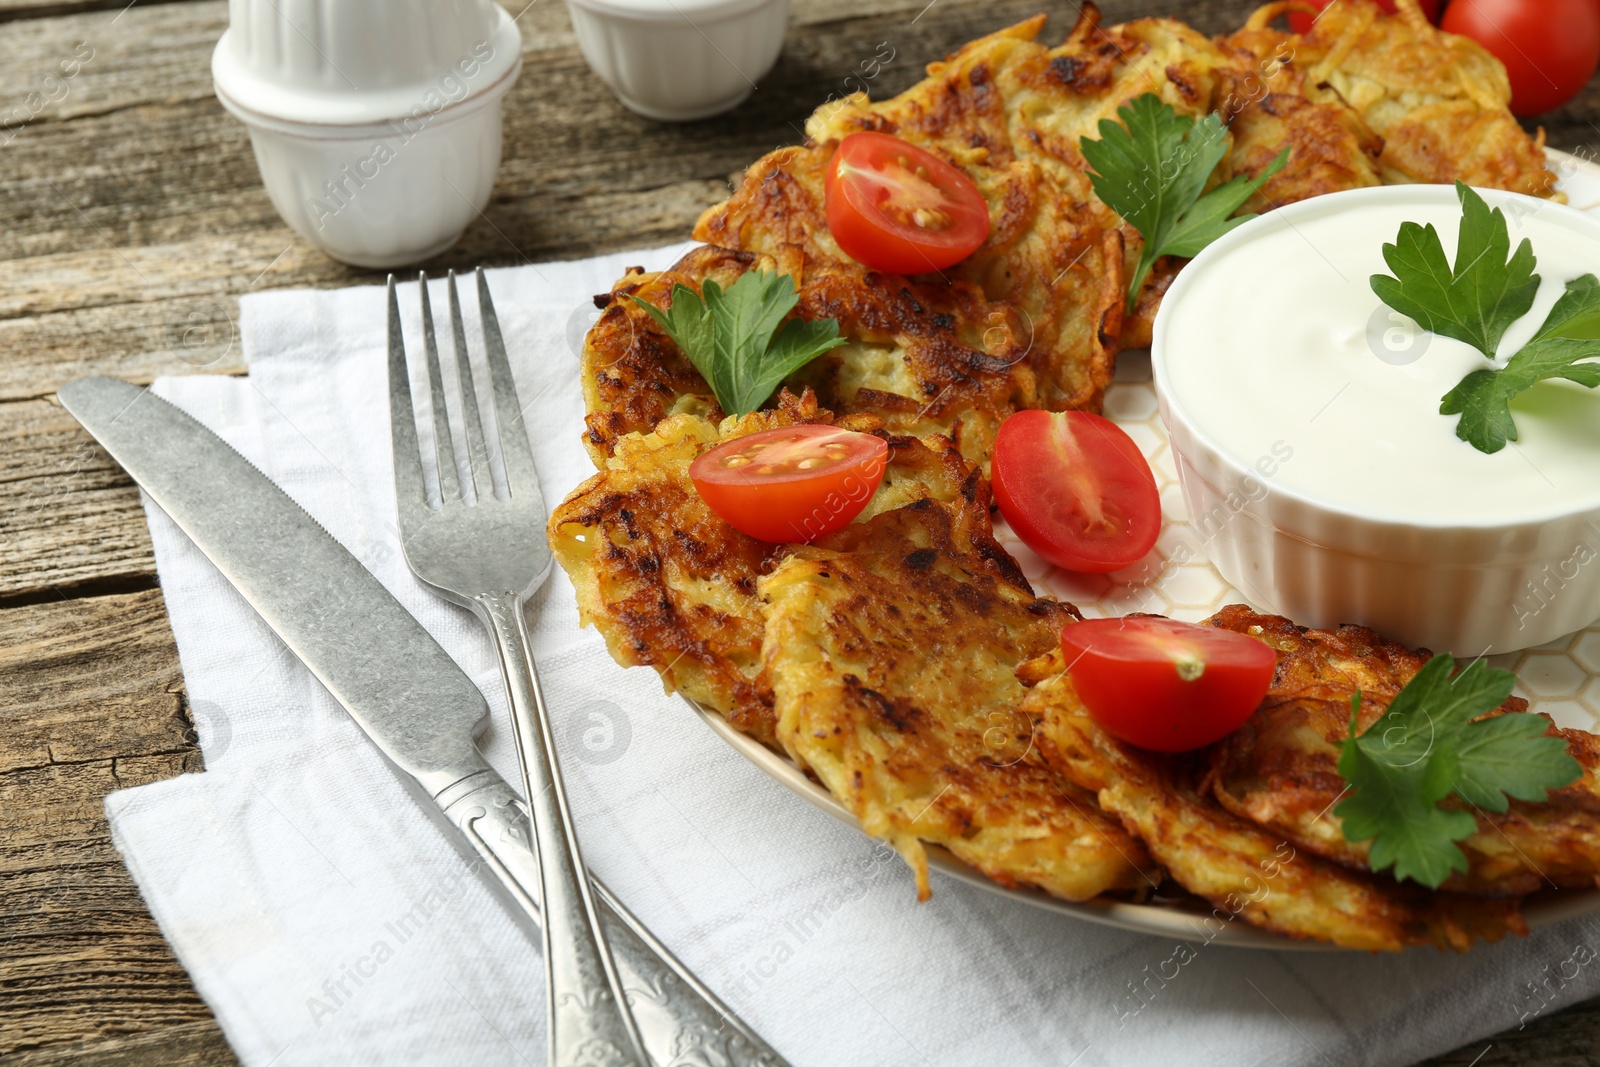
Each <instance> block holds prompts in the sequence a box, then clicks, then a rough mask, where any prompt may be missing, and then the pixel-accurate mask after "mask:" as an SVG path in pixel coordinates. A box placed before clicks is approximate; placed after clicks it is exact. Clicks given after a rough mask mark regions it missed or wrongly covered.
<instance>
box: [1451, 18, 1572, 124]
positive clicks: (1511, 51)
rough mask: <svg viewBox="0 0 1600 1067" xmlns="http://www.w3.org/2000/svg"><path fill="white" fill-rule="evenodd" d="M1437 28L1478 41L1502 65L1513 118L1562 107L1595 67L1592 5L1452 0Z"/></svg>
mask: <svg viewBox="0 0 1600 1067" xmlns="http://www.w3.org/2000/svg"><path fill="white" fill-rule="evenodd" d="M1441 25H1442V27H1443V29H1444V30H1445V31H1446V32H1448V33H1459V34H1461V35H1462V36H1463V37H1470V38H1472V39H1473V40H1474V41H1477V42H1478V43H1479V44H1481V45H1483V47H1485V48H1487V49H1488V50H1489V51H1490V52H1491V53H1493V54H1494V57H1495V58H1496V59H1498V60H1499V61H1500V62H1502V63H1504V64H1505V65H1506V74H1508V75H1509V76H1510V78H1511V110H1512V111H1514V112H1516V113H1517V114H1518V115H1538V114H1541V113H1543V112H1546V111H1550V110H1552V109H1554V108H1558V107H1560V106H1561V105H1562V104H1565V103H1566V102H1567V101H1568V100H1571V99H1572V98H1573V97H1574V96H1577V95H1578V92H1579V91H1580V90H1581V89H1582V88H1583V87H1584V86H1585V85H1587V84H1588V82H1589V78H1590V77H1591V76H1592V75H1593V74H1594V71H1595V67H1596V66H1597V65H1600V3H1596V2H1595V0H1455V2H1454V3H1452V4H1451V5H1450V6H1449V7H1447V8H1446V9H1445V13H1444V21H1443V23H1442V24H1441Z"/></svg>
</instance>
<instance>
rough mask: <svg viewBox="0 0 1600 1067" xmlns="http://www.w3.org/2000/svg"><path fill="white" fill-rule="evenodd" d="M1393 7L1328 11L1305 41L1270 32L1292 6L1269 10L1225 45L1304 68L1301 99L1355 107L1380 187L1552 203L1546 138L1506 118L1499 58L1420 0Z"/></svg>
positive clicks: (1506, 86)
mask: <svg viewBox="0 0 1600 1067" xmlns="http://www.w3.org/2000/svg"><path fill="white" fill-rule="evenodd" d="M1396 4H1397V9H1398V11H1399V14H1398V15H1396V16H1393V17H1386V16H1383V15H1382V14H1380V13H1379V11H1378V8H1377V7H1376V6H1375V5H1373V4H1331V5H1329V6H1328V7H1327V8H1326V9H1324V11H1323V12H1322V14H1321V15H1320V16H1319V17H1318V18H1317V20H1316V22H1315V23H1313V24H1312V29H1311V32H1310V33H1308V34H1305V35H1303V36H1301V35H1295V34H1289V33H1283V32H1280V31H1277V30H1273V29H1272V28H1271V27H1270V26H1269V25H1268V23H1270V22H1271V21H1272V20H1273V19H1275V18H1277V17H1278V16H1279V15H1281V14H1282V13H1283V12H1284V11H1286V10H1288V9H1289V7H1290V6H1291V4H1289V3H1286V2H1284V3H1272V4H1267V5H1266V6H1264V7H1262V8H1260V9H1259V10H1257V11H1256V12H1255V14H1253V15H1251V16H1250V19H1249V21H1248V22H1246V23H1245V26H1244V29H1243V30H1242V31H1241V32H1239V33H1237V34H1235V35H1233V36H1232V37H1228V38H1224V39H1223V41H1222V43H1223V45H1224V47H1229V48H1237V49H1241V50H1243V51H1246V52H1249V53H1250V54H1252V55H1254V56H1255V57H1256V59H1257V60H1258V61H1265V60H1267V59H1268V58H1269V57H1270V56H1272V55H1275V54H1279V53H1281V52H1283V51H1285V50H1287V51H1289V52H1291V53H1292V54H1293V56H1294V65H1295V66H1296V67H1299V68H1303V70H1304V71H1305V74H1304V78H1303V83H1302V88H1301V91H1302V92H1303V93H1304V95H1305V97H1306V98H1307V99H1309V100H1312V101H1314V102H1317V103H1322V104H1339V105H1341V106H1348V107H1350V108H1353V109H1354V110H1355V112H1356V113H1358V114H1359V115H1360V117H1361V120H1362V121H1363V122H1364V123H1365V125H1366V127H1367V128H1368V129H1369V130H1371V131H1372V132H1373V133H1374V134H1376V135H1377V136H1379V137H1381V138H1382V145H1383V148H1382V151H1381V153H1380V154H1379V156H1378V159H1377V163H1378V171H1379V175H1380V177H1381V178H1382V179H1383V182H1384V184H1386V185H1403V184H1407V183H1411V182H1444V183H1449V182H1454V181H1456V180H1458V179H1459V180H1460V181H1464V182H1466V183H1467V184H1468V185H1475V186H1479V187H1483V188H1490V189H1506V190H1509V191H1511V192H1515V193H1527V194H1529V195H1531V196H1542V197H1558V196H1559V194H1558V193H1557V192H1556V188H1555V175H1554V174H1552V173H1551V172H1550V170H1549V168H1548V167H1547V166H1546V165H1545V155H1544V133H1543V131H1540V133H1539V134H1538V135H1537V136H1533V137H1530V136H1529V135H1528V133H1527V132H1526V131H1525V130H1523V128H1522V126H1521V124H1520V123H1518V122H1517V120H1516V117H1515V116H1513V115H1512V114H1511V82H1510V81H1509V80H1508V79H1507V77H1506V71H1505V67H1503V66H1502V65H1501V64H1500V61H1499V60H1497V59H1495V58H1494V56H1492V55H1490V54H1489V52H1488V51H1487V50H1486V49H1485V48H1484V47H1483V46H1482V45H1480V44H1478V43H1477V42H1476V41H1474V40H1471V39H1470V38H1467V37H1458V36H1456V35H1454V34H1450V33H1445V32H1444V31H1443V30H1441V29H1438V28H1437V27H1435V26H1434V25H1433V24H1432V23H1430V22H1429V21H1428V19H1427V16H1425V15H1424V14H1423V13H1422V10H1421V8H1419V7H1418V6H1417V4H1416V0H1396Z"/></svg>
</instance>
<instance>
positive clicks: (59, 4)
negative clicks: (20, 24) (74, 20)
mask: <svg viewBox="0 0 1600 1067" xmlns="http://www.w3.org/2000/svg"><path fill="white" fill-rule="evenodd" d="M176 2H180V0H0V22H15V21H20V20H22V19H46V18H58V17H63V16H68V15H78V14H82V13H83V12H86V11H109V12H111V13H112V14H113V15H114V14H116V13H117V12H119V11H121V10H122V9H123V8H127V7H132V6H134V4H138V5H139V6H140V7H152V6H155V5H156V4H169V3H176Z"/></svg>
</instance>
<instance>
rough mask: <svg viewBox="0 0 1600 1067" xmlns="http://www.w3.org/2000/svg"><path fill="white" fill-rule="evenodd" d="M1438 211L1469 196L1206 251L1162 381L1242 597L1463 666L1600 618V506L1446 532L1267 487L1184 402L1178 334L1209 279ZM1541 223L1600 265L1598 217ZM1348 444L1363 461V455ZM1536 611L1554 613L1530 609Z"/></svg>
mask: <svg viewBox="0 0 1600 1067" xmlns="http://www.w3.org/2000/svg"><path fill="white" fill-rule="evenodd" d="M1488 195H1490V196H1491V197H1493V196H1494V194H1488ZM1435 201H1437V202H1438V203H1441V204H1443V203H1449V204H1451V205H1454V204H1455V203H1456V194H1455V192H1454V190H1453V189H1452V188H1451V187H1449V186H1442V185H1441V186H1420V185H1411V186H1395V187H1387V188H1372V189H1357V190H1352V191H1350V192H1343V193H1335V194H1331V195H1328V196H1321V197H1316V198H1314V199H1312V200H1307V201H1303V202H1301V203H1298V204H1291V205H1289V206H1287V207H1283V208H1279V209H1277V210H1275V211H1272V212H1270V213H1268V214H1265V215H1262V216H1260V217H1259V218H1256V219H1253V220H1251V221H1250V222H1247V223H1245V224H1244V225H1243V226H1240V227H1239V228H1238V229H1236V230H1234V231H1233V232H1232V233H1230V234H1228V235H1227V236H1226V237H1224V238H1222V239H1221V240H1219V241H1217V242H1215V243H1214V244H1212V245H1211V246H1210V247H1208V248H1207V249H1205V251H1203V252H1202V253H1201V254H1200V255H1199V256H1198V257H1196V258H1195V260H1194V261H1193V262H1192V263H1190V264H1189V265H1188V266H1187V267H1185V268H1184V270H1183V272H1182V273H1181V274H1179V275H1178V278H1177V280H1176V281H1175V282H1174V283H1173V285H1172V288H1171V289H1169V290H1168V292H1167V294H1166V296H1165V298H1164V299H1163V302H1162V306H1161V311H1160V312H1159V314H1158V315H1157V318H1156V324H1155V332H1154V339H1153V341H1152V343H1151V369H1152V371H1153V374H1154V378H1155V385H1156V393H1157V396H1158V399H1159V402H1160V411H1161V419H1162V422H1164V423H1165V424H1166V427H1167V431H1168V433H1169V434H1170V436H1171V440H1172V449H1173V456H1174V458H1175V460H1176V463H1177V470H1178V479H1179V482H1180V483H1181V484H1182V487H1183V495H1184V500H1185V502H1186V504H1187V506H1188V509H1189V513H1190V515H1191V517H1202V518H1203V517H1204V516H1207V515H1218V516H1223V521H1219V522H1217V523H1215V524H1214V526H1215V529H1214V530H1213V531H1210V539H1209V541H1208V542H1207V546H1206V554H1207V556H1208V557H1209V558H1210V560H1211V562H1212V563H1214V564H1215V565H1216V567H1217V570H1218V571H1219V572H1221V574H1222V576H1223V577H1224V578H1226V579H1227V580H1228V581H1229V582H1230V583H1231V584H1233V585H1234V586H1235V587H1237V588H1239V589H1241V590H1243V591H1245V592H1246V593H1247V594H1249V595H1250V596H1251V597H1252V599H1254V600H1257V601H1258V602H1259V604H1260V606H1262V607H1266V608H1270V609H1271V610H1273V611H1276V612H1278V613H1280V614H1283V615H1287V616H1288V617H1290V618H1292V619H1294V620H1295V621H1297V622H1300V623H1302V624H1305V625H1310V626H1316V627H1330V626H1337V625H1339V624H1341V623H1359V624H1361V625H1364V626H1370V627H1372V628H1373V629H1375V630H1377V631H1379V632H1380V633H1383V634H1384V635H1386V636H1388V637H1390V638H1393V639H1395V640H1398V641H1402V642H1405V643H1406V644H1409V645H1414V646H1423V647H1426V648H1431V649H1434V650H1435V651H1441V652H1443V651H1449V652H1454V653H1455V654H1457V655H1461V656H1474V655H1479V654H1482V653H1485V652H1488V653H1500V652H1512V651H1516V650H1519V649H1524V648H1530V647H1533V646H1535V645H1541V644H1544V643H1545V642H1547V641H1551V640H1553V639H1554V638H1557V637H1560V636H1562V635H1565V634H1569V633H1572V632H1573V631H1575V630H1579V629H1582V628H1583V627H1585V626H1587V625H1589V624H1590V623H1591V622H1594V621H1595V619H1596V618H1597V617H1600V567H1596V566H1585V565H1582V562H1585V561H1586V560H1587V559H1593V558H1594V555H1595V553H1594V549H1593V547H1591V546H1594V545H1595V544H1596V543H1597V537H1600V507H1595V506H1593V502H1592V501H1591V502H1587V503H1583V504H1577V505H1575V506H1573V507H1571V508H1569V509H1566V510H1557V511H1555V512H1553V513H1544V514H1506V515H1503V516H1501V517H1498V518H1496V519H1494V520H1489V521H1484V522H1481V523H1477V524H1466V523H1451V522H1439V523H1434V522H1430V521H1427V520H1425V519H1415V520H1409V521H1397V520H1395V519H1393V518H1387V517H1383V516H1379V515H1376V514H1373V513H1369V512H1364V511H1362V510H1359V509H1356V508H1351V507H1348V506H1341V505H1338V504H1335V503H1332V502H1330V501H1329V500H1322V499H1317V498H1316V497H1315V496H1313V495H1307V494H1305V493H1303V492H1295V491H1292V490H1289V489H1286V488H1285V487H1283V486H1282V485H1279V484H1275V482H1274V480H1273V479H1272V478H1271V477H1270V476H1263V475H1264V474H1267V473H1268V472H1264V471H1262V470H1260V469H1258V464H1259V463H1260V462H1261V460H1260V457H1257V456H1246V455H1242V454H1238V453H1236V452H1232V451H1230V450H1229V449H1228V448H1226V447H1224V446H1223V445H1221V444H1219V443H1218V441H1217V440H1216V439H1215V437H1214V436H1212V435H1210V434H1208V433H1207V432H1206V431H1205V430H1204V429H1203V428H1202V422H1203V420H1202V419H1201V418H1199V417H1197V416H1198V412H1199V407H1198V405H1199V404H1200V403H1201V400H1200V399H1199V398H1197V397H1193V396H1185V395H1181V394H1180V393H1179V392H1178V391H1177V389H1176V387H1175V386H1174V375H1173V373H1172V370H1171V368H1172V366H1173V365H1174V363H1175V361H1179V360H1182V359H1183V358H1184V343H1185V342H1184V337H1183V336H1182V334H1181V332H1180V331H1179V330H1178V329H1175V328H1174V327H1173V322H1174V320H1175V319H1176V318H1178V317H1179V312H1180V311H1181V310H1182V309H1183V308H1184V305H1185V301H1186V300H1188V299H1189V294H1190V293H1191V291H1193V290H1194V288H1195V284H1196V281H1197V279H1199V278H1200V277H1202V276H1203V275H1204V272H1205V271H1207V270H1211V269H1215V267H1216V264H1217V261H1219V260H1222V259H1223V258H1224V257H1226V256H1227V255H1228V254H1229V253H1230V252H1232V251H1234V250H1237V249H1239V248H1241V247H1242V246H1246V245H1248V244H1249V243H1251V242H1253V241H1256V240H1258V239H1259V238H1261V237H1262V236H1264V235H1268V234H1271V233H1274V232H1281V231H1282V230H1283V229H1285V228H1294V227H1296V226H1298V225H1303V224H1305V223H1306V222H1308V221H1310V220H1312V219H1322V218H1326V217H1327V216H1328V215H1329V214H1330V213H1352V214H1354V213H1359V212H1361V211H1362V210H1363V209H1364V208H1369V207H1371V206H1373V205H1379V204H1422V203H1429V204H1431V203H1433V202H1435ZM1539 210H1540V211H1549V212H1558V213H1562V215H1563V220H1562V221H1563V224H1565V225H1568V226H1570V228H1572V229H1575V230H1577V231H1579V232H1582V233H1585V234H1594V235H1595V259H1596V261H1597V262H1600V224H1597V223H1596V221H1595V220H1594V219H1593V218H1591V217H1589V216H1587V215H1585V214H1583V213H1582V212H1579V211H1576V210H1573V209H1571V208H1567V207H1563V206H1562V205H1559V204H1550V203H1541V204H1540V205H1539ZM1239 283H1240V285H1248V284H1249V281H1248V279H1245V278H1241V279H1239ZM1263 310H1264V311H1265V310H1266V309H1263ZM1190 321H1193V319H1192V317H1190ZM1348 445H1349V448H1350V449H1352V450H1355V449H1360V448H1362V447H1363V445H1364V442H1363V441H1362V440H1359V439H1352V440H1350V441H1349V442H1348ZM1388 470H1389V472H1390V473H1391V475H1392V477H1394V478H1397V479H1402V480H1404V484H1409V485H1414V486H1415V487H1416V492H1417V493H1418V494H1421V497H1419V499H1421V498H1425V496H1426V494H1427V493H1430V492H1435V493H1436V492H1444V491H1469V490H1470V486H1460V487H1455V489H1453V490H1451V489H1450V488H1449V487H1441V486H1439V485H1438V484H1437V482H1433V481H1430V480H1429V479H1428V478H1427V477H1425V475H1426V474H1427V472H1424V471H1418V470H1415V469H1412V468H1411V467H1409V466H1408V465H1407V464H1405V463H1404V462H1400V461H1395V462H1392V463H1390V464H1388ZM1533 476H1535V474H1533V473H1532V472H1530V477H1533ZM1586 548H1587V554H1586ZM1530 597H1531V598H1534V600H1533V601H1530ZM1529 602H1537V603H1538V604H1539V605H1540V607H1539V610H1538V611H1528V610H1519V609H1518V605H1519V604H1524V605H1525V604H1526V603H1529Z"/></svg>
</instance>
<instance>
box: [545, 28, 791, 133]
mask: <svg viewBox="0 0 1600 1067" xmlns="http://www.w3.org/2000/svg"><path fill="white" fill-rule="evenodd" d="M567 9H568V10H569V11H570V12H571V13H572V28H573V30H574V31H575V32H576V33H577V35H578V48H579V49H580V50H581V51H582V52H583V58H584V59H585V60H587V61H588V63H589V67H590V69H592V70H593V71H594V72H595V73H596V74H598V75H599V76H600V80H601V81H603V82H605V83H606V84H607V85H608V86H610V87H611V91H612V92H614V93H616V94H617V98H618V99H619V100H621V101H622V103H623V104H624V105H626V106H627V107H628V108H629V109H631V110H633V111H637V112H638V113H639V114H641V115H644V116H646V117H648V118H653V119H666V120H669V121H673V122H682V121H686V120H689V119H702V118H705V117H707V116H709V115H716V114H719V113H720V112H723V111H727V110H729V109H731V108H734V107H737V106H738V105H739V104H740V103H742V102H743V101H744V99H745V97H747V96H749V95H750V94H751V93H752V92H754V91H755V88H756V83H757V82H758V81H760V80H761V78H763V77H764V76H765V75H766V73H767V72H768V71H769V70H771V69H772V65H773V64H774V63H776V62H777V60H778V53H779V52H781V51H782V50H783V34H784V30H785V29H786V28H787V27H788V23H789V0H567Z"/></svg>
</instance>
